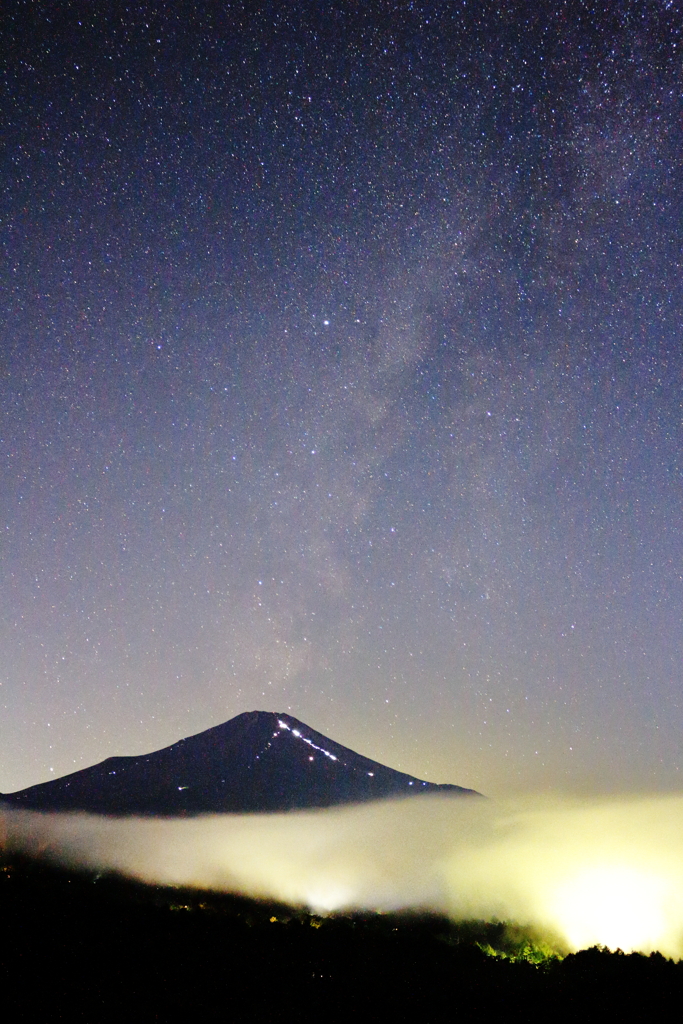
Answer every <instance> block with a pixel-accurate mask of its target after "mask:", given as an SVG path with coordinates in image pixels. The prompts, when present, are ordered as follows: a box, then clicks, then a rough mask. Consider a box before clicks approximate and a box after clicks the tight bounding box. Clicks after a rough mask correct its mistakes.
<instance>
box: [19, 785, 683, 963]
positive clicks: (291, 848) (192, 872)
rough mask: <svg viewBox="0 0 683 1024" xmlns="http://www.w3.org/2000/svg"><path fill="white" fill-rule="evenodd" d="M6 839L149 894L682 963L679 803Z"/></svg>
mask: <svg viewBox="0 0 683 1024" xmlns="http://www.w3.org/2000/svg"><path fill="white" fill-rule="evenodd" d="M2 834H4V836H5V837H6V839H5V845H6V846H7V847H8V849H9V850H13V849H15V850H25V851H27V852H30V853H34V854H40V855H42V856H47V857H50V858H52V859H54V860H59V861H61V862H62V863H65V864H70V865H80V866H89V867H96V868H99V869H103V868H104V869H112V870H116V871H120V872H122V873H123V874H127V875H130V876H132V877H135V878H139V879H143V880H145V881H149V882H158V883H160V884H180V885H195V886H201V887H206V888H213V889H221V890H227V891H233V892H241V893H245V894H247V895H251V896H256V897H267V898H268V897H269V898H273V899H278V900H283V901H285V902H288V903H292V904H303V905H307V906H309V907H311V908H312V909H313V910H316V911H318V912H326V911H337V910H339V911H343V910H352V909H370V910H397V909H401V908H409V907H410V908H416V909H426V910H435V911H440V912H442V913H447V914H449V915H450V916H451V917H453V918H455V919H461V920H462V919H467V918H470V919H473V918H476V919H484V920H493V919H498V920H504V921H509V922H516V923H517V924H520V925H530V926H533V927H534V928H536V929H537V930H540V931H541V932H545V933H546V934H547V935H549V936H552V935H554V936H557V938H558V939H559V941H560V942H561V943H562V944H564V945H565V946H566V948H568V949H579V948H583V947H585V946H590V945H594V944H596V943H597V944H600V945H606V946H609V947H610V948H612V949H614V948H617V947H620V948H622V949H623V950H625V951H629V950H632V949H638V950H642V951H644V952H647V951H650V950H653V949H659V950H661V952H663V953H664V954H666V955H669V956H674V957H680V956H683V797H681V796H669V797H653V798H638V799H636V798H630V799H621V800H615V799H612V800H597V799H596V800H591V801H581V802H578V801H571V800H554V801H549V800H547V799H544V800H538V799H536V798H526V799H524V800H517V801H501V802H496V801H493V800H477V799H457V798H452V797H444V796H433V797H417V798H411V799H408V800H392V801H384V802H381V803H376V804H364V805H361V806H355V807H344V808H336V809H331V810H324V811H306V812H293V813H289V814H273V815H207V816H205V817H201V818H193V819H144V818H101V817H97V816H93V815H81V814H34V813H30V812H20V811H10V810H4V811H3V812H2V822H0V835H2Z"/></svg>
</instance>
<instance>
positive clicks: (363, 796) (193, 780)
mask: <svg viewBox="0 0 683 1024" xmlns="http://www.w3.org/2000/svg"><path fill="white" fill-rule="evenodd" d="M425 793H431V794H433V793H440V794H445V795H448V796H479V795H480V794H478V793H476V792H475V791H474V790H471V789H464V788H463V787H461V786H451V785H437V784H436V783H433V782H424V781H423V780H421V779H416V778H414V777H413V776H412V775H405V774H404V773H403V772H398V771H395V770H394V769H393V768H387V767H386V766H385V765H382V764H378V763H377V762H376V761H372V760H370V759H369V758H367V757H363V756H362V754H356V753H355V752H354V751H353V750H349V749H348V747H344V746H342V745H341V744H340V743H335V742H334V741H333V740H330V739H328V738H327V737H326V736H323V735H322V734H321V733H319V732H316V731H315V730H314V729H310V728H309V727H308V726H307V725H305V724H304V723H303V722H299V721H298V720H297V719H296V718H292V716H291V715H285V714H276V713H271V712H268V711H249V712H245V713H244V714H241V715H237V717H236V718H232V719H231V720H230V721H229V722H224V723H223V724H222V725H217V726H215V727H214V728H212V729H207V730H206V731H205V732H200V733H198V734H197V735H196V736H189V737H188V738H187V739H183V740H179V741H178V742H177V743H173V744H172V745H171V746H170V747H164V748H163V749H162V750H157V751H154V752H153V753H151V754H141V755H139V756H137V757H109V758H107V760H106V761H102V762H101V763H100V764H96V765H93V766H92V767H90V768H84V769H82V770H81V771H78V772H74V773H73V774H71V775H65V776H64V777H63V778H60V779H52V780H50V781H49V782H43V783H40V784H39V785H37V786H30V787H29V788H28V789H22V790H19V791H18V792H16V793H5V794H0V800H2V801H3V802H4V803H5V804H7V805H9V806H11V807H15V808H22V809H24V810H31V811H86V812H90V813H92V814H109V815H127V814H137V815H147V816H155V817H186V816H191V815H196V814H220V813H245V812H276V811H290V810H302V809H305V808H314V807H333V806H335V805H339V804H351V803H364V802H366V801H369V800H381V799H385V798H387V797H398V796H412V795H420V794H425Z"/></svg>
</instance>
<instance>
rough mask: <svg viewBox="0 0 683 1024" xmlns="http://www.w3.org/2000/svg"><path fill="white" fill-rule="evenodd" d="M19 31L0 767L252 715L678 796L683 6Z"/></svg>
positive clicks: (117, 9) (238, 19)
mask: <svg viewBox="0 0 683 1024" xmlns="http://www.w3.org/2000/svg"><path fill="white" fill-rule="evenodd" d="M603 8H604V9H600V8H599V7H597V6H596V5H593V4H582V3H556V4H547V5H544V6H543V8H538V9H534V10H531V8H530V5H529V4H522V3H520V4H514V3H506V4H493V3H477V4H464V3H463V4H458V3H417V2H376V0H369V2H367V3H354V2H351V0H331V2H329V3H313V2H305V0H304V2H301V3H297V4H282V3H260V4H255V3H254V4H252V3H246V2H242V3H222V4H211V3H206V4H202V3H197V4H183V3H172V4H171V3H169V4H163V3H149V4H136V5H131V6H128V5H125V4H120V3H111V4H107V5H92V4H89V3H45V2H43V3H35V2H34V3H30V4H28V3H18V2H10V3H8V4H7V6H6V8H5V9H4V10H3V14H2V32H3V37H4V41H5V43H4V46H3V49H4V50H5V51H6V52H7V53H8V54H9V56H8V59H7V60H6V62H5V66H4V71H3V77H2V109H3V111H4V121H5V125H6V128H5V133H4V137H5V157H4V161H3V164H2V170H1V178H0V214H1V217H2V227H1V234H0V245H1V248H2V260H1V262H0V287H1V288H2V294H3V309H4V315H3V318H2V325H1V327H0V460H1V461H0V511H1V516H2V518H1V519H0V526H1V527H2V536H3V539H2V546H1V548H0V557H1V559H2V575H1V577H0V651H1V652H2V654H1V657H0V684H1V685H0V749H2V752H3V753H2V758H1V759H0V790H4V791H9V790H11V789H15V788H19V787H21V786H25V785H28V784H30V783H33V782H38V781H41V780H43V779H45V778H47V777H50V776H51V775H58V774H64V773H65V772H67V771H70V770H73V769H74V767H82V766H84V765H85V764H88V763H92V762H94V761H97V760H100V759H101V758H103V757H105V756H107V755H110V754H114V753H117V754H125V753H139V752H142V751H145V750H149V749H154V748H156V747H160V746H162V745H164V744H166V743H169V742H171V741H173V740H174V739H177V738H179V737H180V736H183V735H188V734H190V733H192V732H197V731H199V730H200V729H203V728H206V727H208V726H210V725H214V724H217V723H218V722H220V721H223V720H225V719H227V718H229V717H232V716H233V715H235V714H237V713H239V712H241V711H244V710H252V709H255V708H258V709H264V710H275V711H290V712H291V713H292V714H294V715H295V716H297V717H298V718H300V719H302V720H304V721H306V722H308V723H309V724H310V725H311V726H313V727H314V728H316V729H318V730H320V731H321V732H323V733H326V734H328V735H330V736H332V737H333V738H334V739H336V740H338V741H339V742H342V743H344V744H346V745H348V746H351V747H353V748H355V749H357V750H359V751H361V752H362V753H365V754H367V755H368V756H370V757H373V758H376V759H378V760H380V761H384V762H385V763H387V764H390V765H392V766H394V767H396V768H400V769H402V770H404V771H408V772H411V773H413V774H416V775H418V776H420V777H423V778H429V779H433V780H434V781H439V782H445V781H448V782H455V783H458V784H460V785H465V786H472V787H474V788H476V789H479V790H483V791H485V792H489V793H494V792H502V791H504V790H509V789H517V788H548V787H551V788H563V789H570V790H583V791H585V790H604V789H647V790H658V789H672V788H677V787H678V786H679V777H680V772H679V768H680V736H681V726H682V724H683V721H682V719H683V714H682V711H683V708H682V687H683V680H682V678H681V666H682V664H683V628H682V622H681V609H682V608H683V531H682V526H683V524H682V521H681V520H682V517H681V507H682V497H683V495H682V488H681V483H682V481H681V444H682V441H683V438H682V429H681V417H682V409H683V397H682V390H681V389H682V377H681V372H682V370H683V352H682V350H683V332H682V329H681V328H682V313H683V291H682V289H681V240H682V236H683V210H682V207H681V181H682V180H683V178H682V171H683V166H682V164H683V161H682V159H681V155H682V154H681V143H682V134H683V132H682V125H683V118H682V115H683V103H682V97H681V59H682V56H683V38H682V34H683V33H682V32H681V26H682V25H683V17H682V13H683V12H681V9H680V5H679V4H678V3H649V2H643V3H615V4H605V5H603Z"/></svg>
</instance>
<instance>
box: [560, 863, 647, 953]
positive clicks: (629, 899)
mask: <svg viewBox="0 0 683 1024" xmlns="http://www.w3.org/2000/svg"><path fill="white" fill-rule="evenodd" d="M553 903H554V905H553V912H554V914H555V915H557V919H558V921H560V922H561V923H562V927H563V930H564V932H565V934H566V936H567V938H568V940H569V942H570V943H571V944H572V946H575V947H576V948H577V949H581V948H584V947H586V946H591V945H596V944H598V945H602V946H609V948H610V949H617V948H620V949H623V950H624V951H625V952H629V951H631V950H634V949H640V950H642V949H656V948H657V944H658V942H659V941H660V940H661V938H662V936H663V934H664V933H665V932H666V931H667V927H666V914H665V885H664V882H663V880H662V879H660V878H659V877H658V876H657V875H654V874H648V873H647V872H645V871H642V870H640V869H636V868H631V867H626V866H619V865H616V866H615V865H613V864H604V865H599V866H596V867H591V868H586V869H585V870H583V871H580V872H579V873H578V874H576V875H574V876H573V877H572V878H570V879H569V880H568V881H566V882H565V883H564V884H562V885H561V886H560V888H559V889H558V890H557V891H556V894H555V899H554V901H553Z"/></svg>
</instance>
